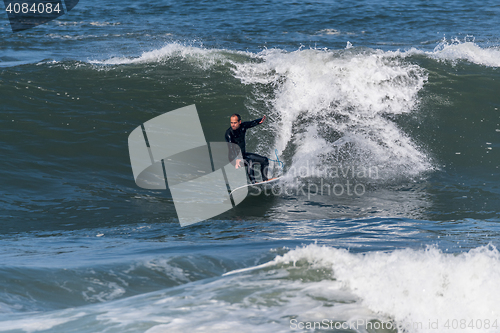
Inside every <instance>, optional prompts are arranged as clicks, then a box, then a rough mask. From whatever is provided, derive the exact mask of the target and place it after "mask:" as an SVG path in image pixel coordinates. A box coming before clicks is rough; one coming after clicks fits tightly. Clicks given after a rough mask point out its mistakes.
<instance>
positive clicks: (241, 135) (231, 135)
mask: <svg viewBox="0 0 500 333" xmlns="http://www.w3.org/2000/svg"><path fill="white" fill-rule="evenodd" d="M261 121H262V118H260V119H255V120H252V121H245V122H242V123H241V125H240V127H239V128H238V129H237V130H233V129H232V128H231V127H229V128H228V129H227V131H226V135H225V136H224V137H225V139H226V141H227V142H231V143H236V144H237V145H238V146H239V147H240V150H241V155H242V156H243V160H244V161H245V168H246V170H247V173H248V178H250V181H251V182H252V183H255V176H254V170H253V164H254V163H259V164H260V174H261V175H262V181H266V180H267V167H268V166H269V160H268V158H267V157H264V156H261V155H258V154H254V153H247V151H246V147H245V134H246V132H247V129H249V128H252V127H255V126H257V125H259V123H260V122H261ZM237 154H238V152H235V151H231V152H230V155H232V158H231V160H233V159H234V157H236V155H237Z"/></svg>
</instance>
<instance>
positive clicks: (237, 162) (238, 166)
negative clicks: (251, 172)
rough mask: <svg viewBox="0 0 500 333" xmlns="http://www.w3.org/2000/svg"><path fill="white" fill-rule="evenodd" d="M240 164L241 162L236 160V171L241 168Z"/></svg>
mask: <svg viewBox="0 0 500 333" xmlns="http://www.w3.org/2000/svg"><path fill="white" fill-rule="evenodd" d="M241 162H242V160H236V164H235V165H234V166H235V167H236V169H239V168H241V167H242V166H243V165H242V163H241Z"/></svg>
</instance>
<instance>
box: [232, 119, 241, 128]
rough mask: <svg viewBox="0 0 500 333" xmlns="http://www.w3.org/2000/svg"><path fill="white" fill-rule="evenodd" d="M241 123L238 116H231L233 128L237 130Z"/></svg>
mask: <svg viewBox="0 0 500 333" xmlns="http://www.w3.org/2000/svg"><path fill="white" fill-rule="evenodd" d="M240 125H241V120H238V117H231V128H232V129H233V131H234V130H237V129H238V128H240Z"/></svg>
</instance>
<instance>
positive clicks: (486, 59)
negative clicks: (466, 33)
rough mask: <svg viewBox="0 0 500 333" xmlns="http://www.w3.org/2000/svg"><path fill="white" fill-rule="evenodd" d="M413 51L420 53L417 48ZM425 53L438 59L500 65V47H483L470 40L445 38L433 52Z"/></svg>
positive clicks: (490, 65) (492, 65)
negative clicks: (448, 39)
mask: <svg viewBox="0 0 500 333" xmlns="http://www.w3.org/2000/svg"><path fill="white" fill-rule="evenodd" d="M413 52H415V53H419V51H417V50H414V51H413ZM410 53H412V52H410ZM424 53H425V54H426V55H427V56H429V57H430V58H433V59H438V60H444V61H452V62H456V61H458V60H466V61H469V62H471V63H473V64H477V65H483V66H487V67H500V49H499V48H498V47H491V48H481V47H480V46H479V45H477V44H475V43H474V42H469V41H459V40H457V39H453V40H451V41H447V40H443V41H442V42H441V43H439V44H438V45H437V46H436V48H435V49H434V50H433V51H432V52H424Z"/></svg>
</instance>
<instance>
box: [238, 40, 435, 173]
mask: <svg viewBox="0 0 500 333" xmlns="http://www.w3.org/2000/svg"><path fill="white" fill-rule="evenodd" d="M259 57H260V58H261V60H262V61H261V62H259V63H257V62H246V63H241V64H236V67H237V69H236V71H235V75H236V77H238V78H239V79H240V80H241V82H242V83H244V84H252V85H255V86H259V85H262V84H264V85H266V86H272V87H274V96H273V97H270V98H272V101H271V103H270V105H271V107H272V110H271V113H273V117H274V118H275V119H279V122H278V124H277V126H276V133H277V139H276V145H277V148H278V149H279V151H280V152H282V151H284V150H285V148H286V147H287V146H288V145H289V144H290V143H294V144H295V145H296V152H295V154H294V157H293V166H295V167H297V168H298V167H301V166H302V165H303V164H304V163H306V162H307V163H312V164H313V165H315V167H321V166H322V165H324V164H325V163H327V162H326V161H325V159H324V156H325V155H326V156H328V155H329V156H334V155H335V153H336V147H335V144H334V143H333V142H332V141H333V137H332V136H331V134H330V133H331V132H335V133H338V134H339V135H340V136H342V137H343V141H344V142H345V143H349V144H352V145H353V146H354V147H353V148H351V152H350V153H351V156H350V158H349V159H348V161H347V162H348V163H351V164H356V165H363V166H366V167H370V166H374V165H376V166H378V167H380V168H381V169H382V171H385V172H386V177H387V178H391V177H394V176H398V175H402V176H408V175H409V176H414V175H418V174H420V173H422V172H424V171H427V170H430V169H432V164H431V163H430V162H429V157H428V156H427V155H426V154H425V152H424V151H423V150H422V149H421V148H420V147H418V145H417V144H416V143H415V142H413V141H412V139H411V138H410V137H409V136H408V135H406V134H405V133H404V132H403V131H402V130H401V129H400V128H399V127H398V125H397V124H396V123H395V122H394V121H393V120H392V118H391V117H393V116H395V115H399V114H403V113H409V112H414V111H415V108H416V106H417V105H418V102H419V99H418V92H419V91H420V90H421V89H422V87H423V86H424V84H425V82H426V80H427V74H426V72H425V71H424V70H423V69H422V68H420V67H419V66H418V65H415V64H411V63H409V62H406V61H405V60H404V59H403V58H402V57H398V56H395V55H394V54H393V53H390V52H383V51H370V52H368V51H366V52H361V53H360V52H359V51H358V53H356V52H353V51H351V49H348V50H345V51H344V50H343V51H328V50H298V51H295V52H284V51H282V50H266V51H263V52H261V53H260V54H259ZM382 174H383V173H382Z"/></svg>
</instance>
